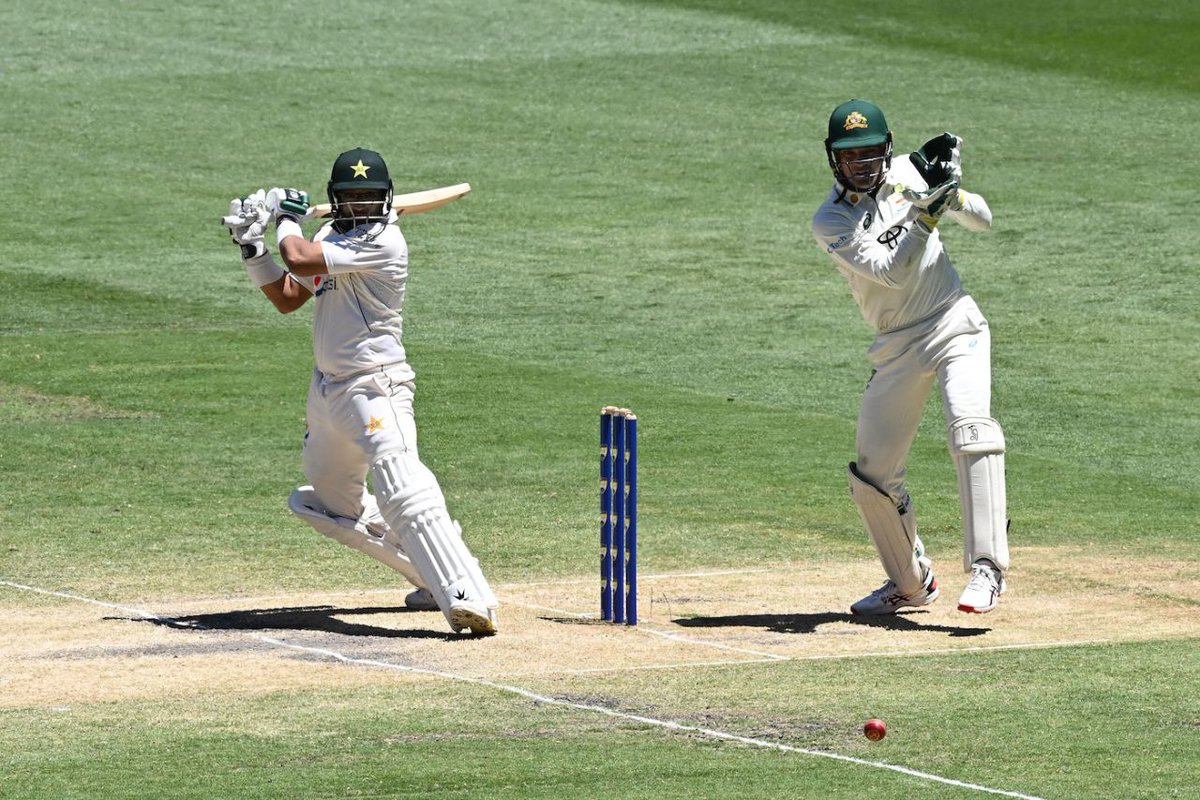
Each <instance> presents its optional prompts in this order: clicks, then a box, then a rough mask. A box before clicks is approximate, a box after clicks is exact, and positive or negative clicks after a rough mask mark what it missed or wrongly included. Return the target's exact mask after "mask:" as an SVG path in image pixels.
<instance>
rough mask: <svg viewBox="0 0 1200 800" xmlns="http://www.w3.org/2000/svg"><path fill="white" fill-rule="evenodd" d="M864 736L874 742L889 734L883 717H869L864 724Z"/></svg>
mask: <svg viewBox="0 0 1200 800" xmlns="http://www.w3.org/2000/svg"><path fill="white" fill-rule="evenodd" d="M863 736H866V737H867V738H868V739H870V740H871V741H872V742H878V741H879V740H880V739H882V738H883V737H885V736H887V725H885V724H884V722H883V720H881V719H869V720H867V723H866V724H865V725H863Z"/></svg>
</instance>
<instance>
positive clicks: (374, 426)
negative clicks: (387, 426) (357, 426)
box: [363, 417, 383, 433]
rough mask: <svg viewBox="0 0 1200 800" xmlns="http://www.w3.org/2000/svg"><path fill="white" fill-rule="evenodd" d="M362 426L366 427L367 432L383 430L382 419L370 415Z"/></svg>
mask: <svg viewBox="0 0 1200 800" xmlns="http://www.w3.org/2000/svg"><path fill="white" fill-rule="evenodd" d="M363 427H365V428H366V429H367V433H378V432H379V431H381V430H383V420H381V419H380V418H379V417H371V419H370V420H369V421H368V422H367V424H366V425H364V426H363Z"/></svg>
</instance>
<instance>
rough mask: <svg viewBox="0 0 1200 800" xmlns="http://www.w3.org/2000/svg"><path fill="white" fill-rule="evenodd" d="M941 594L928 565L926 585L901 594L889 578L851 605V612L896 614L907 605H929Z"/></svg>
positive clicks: (861, 614) (869, 615) (862, 614)
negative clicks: (914, 590) (909, 592)
mask: <svg viewBox="0 0 1200 800" xmlns="http://www.w3.org/2000/svg"><path fill="white" fill-rule="evenodd" d="M939 594H941V590H940V589H938V582H937V578H935V577H934V576H933V570H932V569H929V568H928V567H926V571H925V585H924V586H922V587H921V588H920V589H918V590H917V591H916V592H913V593H912V594H900V592H898V591H897V590H896V584H894V583H892V582H891V581H890V580H889V581H886V582H885V583H884V584H883V586H880V587H879V588H878V589H876V590H875V591H873V592H871V593H870V594H869V595H867V596H866V597H864V598H863V599H862V600H859V601H858V602H857V603H855V604H854V605H852V606H850V613H851V614H857V615H859V616H864V617H871V616H878V615H880V614H895V613H896V612H897V611H899V610H900V609H902V608H905V607H906V606H914V607H919V606H927V605H929V604H930V603H932V602H933V601H934V600H937V599H938V595H939Z"/></svg>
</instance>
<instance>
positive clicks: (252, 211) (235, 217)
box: [221, 189, 271, 260]
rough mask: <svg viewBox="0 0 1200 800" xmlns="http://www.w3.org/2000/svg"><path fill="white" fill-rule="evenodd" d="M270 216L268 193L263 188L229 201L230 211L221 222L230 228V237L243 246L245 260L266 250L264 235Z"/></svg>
mask: <svg viewBox="0 0 1200 800" xmlns="http://www.w3.org/2000/svg"><path fill="white" fill-rule="evenodd" d="M270 218H271V215H270V212H269V211H267V205H266V193H265V192H264V191H263V190H262V189H259V190H258V191H257V192H254V193H253V194H250V195H247V196H246V197H235V198H233V199H232V200H230V201H229V213H228V214H227V215H226V216H224V217H222V218H221V224H222V225H224V226H225V227H226V228H228V229H229V236H230V238H232V239H233V241H234V243H235V244H237V245H238V246H240V247H241V249H242V259H243V260H244V259H248V258H255V257H257V256H260V255H262V254H263V253H264V252H265V251H266V246H265V245H264V244H263V235H264V234H265V233H266V232H267V223H268V222H269V221H270Z"/></svg>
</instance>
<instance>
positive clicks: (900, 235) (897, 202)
mask: <svg viewBox="0 0 1200 800" xmlns="http://www.w3.org/2000/svg"><path fill="white" fill-rule="evenodd" d="M961 148H962V139H961V138H960V137H958V136H955V135H953V134H950V133H944V134H942V135H940V136H937V137H935V138H933V139H931V140H930V141H928V142H926V143H925V144H924V145H923V146H922V147H921V149H919V150H917V151H916V152H914V153H911V154H907V155H905V156H904V157H902V158H898V159H896V160H895V161H894V162H893V160H892V132H891V130H889V129H888V125H887V121H886V120H885V119H884V116H883V112H882V111H881V110H880V109H879V107H878V106H876V105H874V104H873V103H869V102H867V101H865V100H849V101H847V102H845V103H843V104H841V105H840V106H838V107H837V108H836V109H834V111H833V114H832V115H831V116H830V118H829V135H828V138H827V139H826V140H825V150H826V154H827V155H828V158H829V166H830V168H831V169H832V170H833V175H834V178H835V179H836V183H835V184H834V186H833V190H832V191H831V192H830V193H829V196H828V197H827V198H826V199H825V202H824V203H822V204H821V207H820V208H819V209H818V210H817V213H816V214H815V215H814V217H813V223H812V224H813V234H814V236H815V237H816V240H817V243H818V244H819V245H820V247H821V249H822V250H824V251H825V252H826V253H828V254H829V256H830V257H831V258H832V259H833V263H834V264H835V265H836V267H837V269H838V271H839V272H841V273H842V274H843V275H844V276H845V277H846V279H847V280H848V281H849V282H850V290H851V292H852V293H853V295H854V299H855V300H856V301H857V302H858V306H859V308H860V309H861V311H862V314H863V317H864V318H865V319H866V321H867V323H868V324H870V325H871V326H872V327H873V328H874V329H875V332H876V336H875V341H874V343H873V344H872V345H871V347H870V349H869V351H868V353H867V357H868V359H869V360H870V362H871V366H872V367H873V368H874V369H873V371H872V373H871V378H870V380H869V381H868V383H867V387H866V390H865V392H864V394H863V399H862V406H861V409H860V411H859V416H858V433H857V437H856V442H855V447H856V449H857V458H856V460H855V461H853V462H851V463H850V470H849V480H850V494H851V497H853V499H854V502H855V504H856V505H857V506H858V510H859V513H860V515H861V516H862V520H863V523H864V524H865V525H866V528H867V532H868V534H869V535H870V537H871V541H872V542H874V544H875V548H876V550H878V552H879V559H880V561H881V562H882V563H883V569H884V572H885V573H886V574H887V581H886V582H885V583H884V584H883V586H881V587H880V588H879V589H877V590H875V591H874V592H872V593H871V594H869V595H867V596H866V597H864V598H862V599H861V600H859V601H858V602H856V603H854V604H853V605H852V606H851V607H850V610H851V611H852V612H854V613H855V614H893V613H895V612H896V611H897V610H899V609H900V608H903V607H905V606H924V605H928V604H929V603H932V602H933V601H934V600H936V599H937V597H938V591H939V590H938V583H937V580H936V579H935V578H934V575H933V568H932V562H931V560H930V559H929V558H928V556H926V554H925V548H924V546H923V545H922V544H921V539H920V537H919V536H918V535H917V523H916V518H915V514H914V512H913V507H912V501H911V499H910V498H909V494H908V492H907V491H906V490H905V488H904V471H905V463H906V462H907V460H908V453H909V449H910V447H911V446H912V442H913V439H914V437H915V436H916V434H917V427H918V425H919V424H920V421H921V412H922V409H923V408H924V407H925V401H926V398H928V396H929V392H930V391H931V389H932V387H933V384H934V381H935V380H936V382H937V384H938V386H939V388H940V389H941V395H942V410H943V413H944V414H945V417H946V422H947V425H948V431H947V442H948V445H949V449H950V455H951V457H952V458H953V459H954V464H955V469H956V470H957V473H958V493H959V498H960V500H961V504H962V515H963V567H964V570H965V571H966V572H968V573H969V574H970V579H969V580H968V582H967V585H966V588H965V589H964V590H963V593H962V595H961V596H960V597H959V600H958V608H959V610H960V611H966V612H973V613H984V612H987V611H991V610H992V609H994V608H995V607H996V603H997V601H998V599H999V597H1000V595H1001V593H1002V592H1003V591H1004V588H1005V581H1004V571H1005V570H1007V569H1008V566H1009V563H1008V531H1007V525H1008V520H1007V516H1006V511H1005V499H1004V434H1003V432H1002V431H1001V430H1000V424H999V423H998V422H996V420H995V419H993V418H992V412H991V335H990V333H989V330H988V323H987V320H986V319H984V317H983V314H982V313H981V312H980V311H979V307H978V306H977V305H976V304H975V301H974V300H973V299H971V296H970V295H968V294H967V293H966V292H965V291H964V290H963V287H962V284H961V283H960V281H959V276H958V272H957V271H956V270H955V268H954V265H953V264H951V263H950V258H949V256H948V255H947V254H946V250H945V248H943V246H942V240H941V236H940V235H939V232H938V225H939V224H940V223H942V222H943V221H944V220H951V221H953V222H956V223H958V224H959V225H962V226H963V227H965V228H967V229H968V230H974V231H982V230H987V229H988V228H990V227H991V224H992V212H991V210H990V209H989V208H988V205H987V203H986V202H985V201H984V199H983V198H982V197H980V196H979V195H977V194H972V193H971V192H967V191H964V190H963V189H962V188H960V185H959V184H960V183H961V181H962V166H961Z"/></svg>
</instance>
